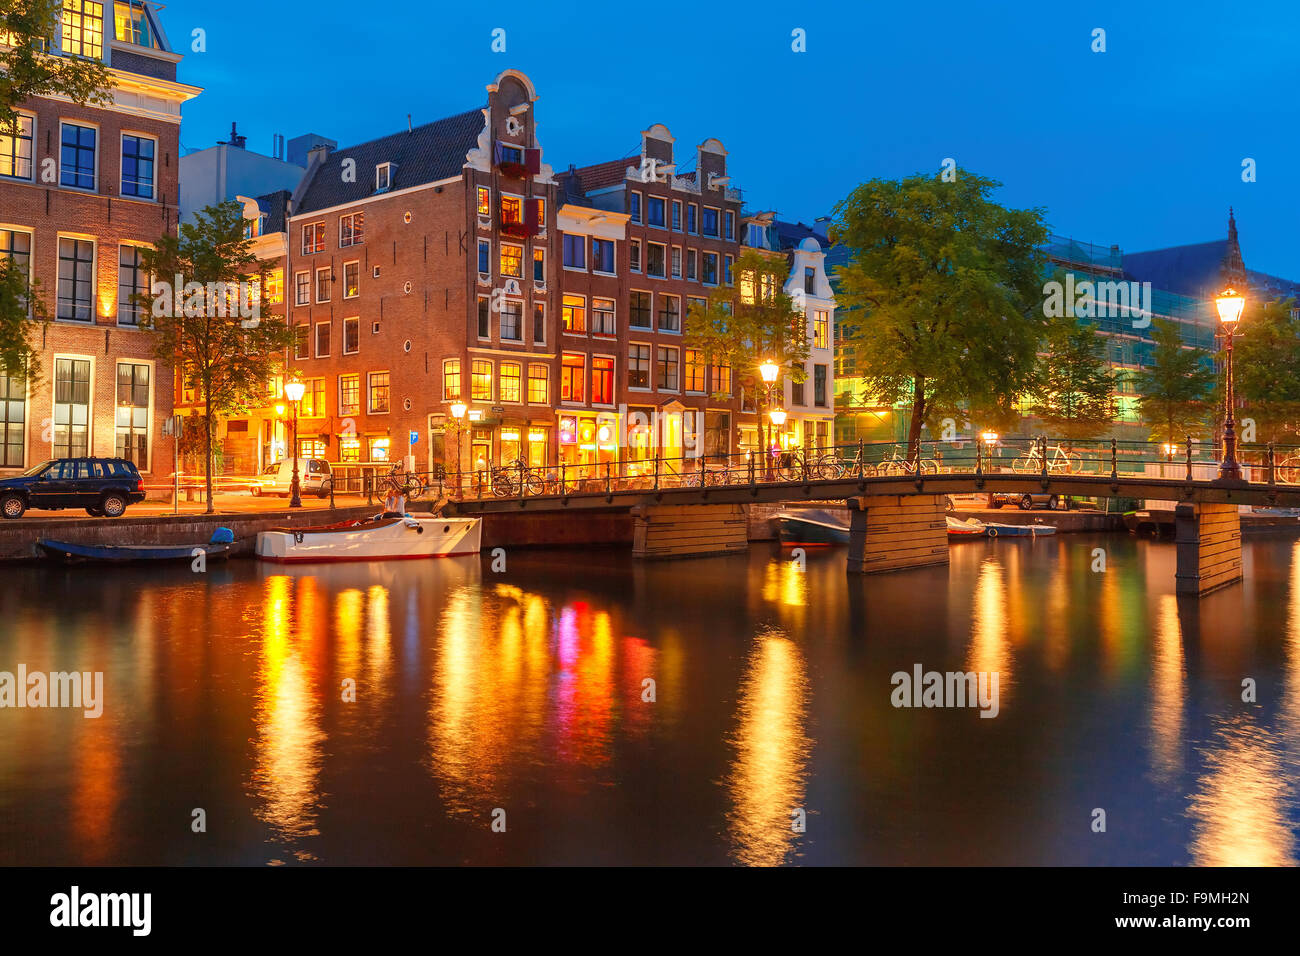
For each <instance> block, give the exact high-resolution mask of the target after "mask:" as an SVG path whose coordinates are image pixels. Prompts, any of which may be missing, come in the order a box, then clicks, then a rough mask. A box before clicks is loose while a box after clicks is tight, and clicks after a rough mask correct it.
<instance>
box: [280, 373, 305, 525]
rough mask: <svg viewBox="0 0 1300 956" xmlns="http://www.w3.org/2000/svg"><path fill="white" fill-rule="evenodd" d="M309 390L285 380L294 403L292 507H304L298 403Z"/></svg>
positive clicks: (287, 395) (299, 383) (285, 390)
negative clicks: (301, 483)
mask: <svg viewBox="0 0 1300 956" xmlns="http://www.w3.org/2000/svg"><path fill="white" fill-rule="evenodd" d="M306 390H307V386H305V385H304V384H303V383H302V382H285V383H284V397H285V398H287V399H288V400H289V403H290V404H291V405H293V444H292V445H291V446H290V454H292V455H293V482H292V483H291V484H290V486H289V490H290V498H289V507H290V508H301V507H302V496H301V494H299V486H298V403H299V402H301V401H302V394H303V392H305V391H306Z"/></svg>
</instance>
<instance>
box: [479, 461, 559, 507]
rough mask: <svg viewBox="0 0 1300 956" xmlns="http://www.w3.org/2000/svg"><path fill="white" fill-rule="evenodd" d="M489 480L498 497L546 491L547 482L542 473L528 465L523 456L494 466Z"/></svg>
mask: <svg viewBox="0 0 1300 956" xmlns="http://www.w3.org/2000/svg"><path fill="white" fill-rule="evenodd" d="M488 481H489V482H490V484H491V488H492V494H493V495H495V496H496V497H498V498H514V497H517V496H518V495H519V494H520V493H521V489H522V492H523V493H524V494H528V495H540V494H544V493H545V491H546V483H545V482H544V481H543V480H542V477H541V475H539V474H537V473H536V472H535V471H533V469H531V468H529V467H528V462H526V461H524V459H523V458H516V459H515V460H514V461H511V462H507V463H506V464H504V465H500V466H498V467H496V468H493V469H492V471H491V473H490V475H489V477H488Z"/></svg>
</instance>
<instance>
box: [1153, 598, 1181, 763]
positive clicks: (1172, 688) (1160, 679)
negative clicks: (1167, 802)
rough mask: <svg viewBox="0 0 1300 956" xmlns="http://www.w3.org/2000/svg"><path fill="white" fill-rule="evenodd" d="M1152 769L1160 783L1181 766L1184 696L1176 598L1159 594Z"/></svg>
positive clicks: (1154, 636) (1154, 655)
mask: <svg viewBox="0 0 1300 956" xmlns="http://www.w3.org/2000/svg"><path fill="white" fill-rule="evenodd" d="M1151 641H1152V648H1151V743H1150V746H1151V772H1152V774H1153V775H1154V777H1155V778H1156V780H1158V781H1159V782H1161V783H1168V782H1169V781H1171V780H1173V779H1174V778H1175V777H1176V776H1177V775H1178V774H1180V773H1181V772H1182V769H1183V759H1182V755H1183V698H1184V695H1185V693H1186V680H1187V671H1186V668H1185V666H1184V663H1183V633H1182V627H1181V624H1180V623H1179V619H1178V598H1177V597H1175V596H1174V595H1172V594H1164V595H1161V596H1160V601H1159V604H1158V606H1157V613H1156V621H1155V631H1154V633H1153V634H1152V636H1151Z"/></svg>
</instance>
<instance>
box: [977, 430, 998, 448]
mask: <svg viewBox="0 0 1300 956" xmlns="http://www.w3.org/2000/svg"><path fill="white" fill-rule="evenodd" d="M980 438H982V439H983V440H984V444H986V445H996V444H997V443H998V433H997V432H981V433H980Z"/></svg>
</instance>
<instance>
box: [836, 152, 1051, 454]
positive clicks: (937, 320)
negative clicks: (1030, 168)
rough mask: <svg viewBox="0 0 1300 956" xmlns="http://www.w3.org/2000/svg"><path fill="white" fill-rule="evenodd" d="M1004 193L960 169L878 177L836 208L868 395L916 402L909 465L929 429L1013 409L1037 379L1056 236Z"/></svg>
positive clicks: (855, 342) (1037, 213)
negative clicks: (1045, 282)
mask: <svg viewBox="0 0 1300 956" xmlns="http://www.w3.org/2000/svg"><path fill="white" fill-rule="evenodd" d="M1000 185H1001V184H1000V183H998V182H996V181H994V180H992V179H986V178H984V177H982V176H977V175H975V174H973V173H970V172H967V171H965V170H960V169H959V170H957V177H956V179H955V180H952V181H950V182H944V181H943V177H942V175H936V176H933V177H930V176H924V175H919V174H918V175H915V176H911V177H908V178H906V179H903V180H901V181H892V180H882V179H873V180H871V181H869V182H866V183H863V184H862V185H861V186H858V187H857V188H856V189H855V190H854V191H853V192H852V193H851V194H850V195H849V196H848V198H846V199H844V200H843V201H842V202H841V203H840V204H839V205H838V206H836V207H835V219H834V222H833V223H832V225H831V229H830V238H831V241H832V242H837V243H843V244H844V245H846V246H847V247H848V248H849V253H850V261H849V264H848V265H847V266H842V267H840V268H839V269H838V270H837V272H838V278H839V281H840V290H841V294H840V303H841V306H844V307H847V308H848V309H849V311H848V312H847V314H846V313H845V312H844V311H843V310H841V312H840V316H841V317H842V324H845V325H847V326H848V327H849V329H850V331H851V336H850V341H851V342H852V348H853V350H854V359H855V362H856V369H857V371H858V372H859V373H861V375H862V379H863V384H864V385H865V386H866V388H867V390H868V392H869V393H870V394H872V395H874V396H876V397H877V398H878V399H879V400H881V401H884V402H889V403H898V402H902V401H909V400H910V402H911V406H912V414H911V421H910V422H909V425H908V457H909V459H914V458H915V456H917V455H918V454H919V453H920V442H921V428H922V426H928V427H929V428H930V429H931V430H934V429H935V426H936V425H937V424H938V421H939V420H940V418H942V417H943V416H945V415H953V416H955V415H958V414H960V413H961V410H962V409H963V408H964V407H967V408H968V407H970V406H980V407H996V406H999V405H1006V403H1007V399H1008V398H1009V397H1012V396H1016V395H1019V394H1020V393H1021V392H1022V391H1023V390H1024V389H1025V388H1026V387H1027V386H1028V385H1029V384H1030V383H1031V382H1032V380H1033V373H1034V367H1035V356H1036V354H1037V350H1038V343H1039V339H1040V337H1041V332H1042V328H1043V325H1044V322H1045V319H1044V316H1043V307H1042V302H1043V299H1042V272H1043V264H1044V257H1043V253H1042V252H1041V249H1040V246H1041V244H1042V242H1043V241H1044V240H1045V239H1046V236H1047V230H1046V227H1045V226H1044V224H1043V218H1042V211H1041V210H1040V209H1006V208H1004V207H1002V206H1000V205H998V204H997V203H995V202H993V201H992V199H990V196H991V194H992V193H993V191H994V190H995V189H997V188H998V187H999V186H1000Z"/></svg>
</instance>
